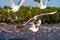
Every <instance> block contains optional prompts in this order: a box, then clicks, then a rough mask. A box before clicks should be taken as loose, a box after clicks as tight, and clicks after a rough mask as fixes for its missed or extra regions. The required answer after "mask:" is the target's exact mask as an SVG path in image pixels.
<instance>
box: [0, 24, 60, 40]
mask: <svg viewBox="0 0 60 40" xmlns="http://www.w3.org/2000/svg"><path fill="white" fill-rule="evenodd" d="M29 26H30V25H26V26H24V27H16V26H15V25H7V24H0V40H60V24H42V25H41V26H40V28H39V31H38V32H36V33H33V32H32V31H31V30H29V29H28V28H29Z"/></svg>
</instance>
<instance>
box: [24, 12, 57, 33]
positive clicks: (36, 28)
mask: <svg viewBox="0 0 60 40" xmlns="http://www.w3.org/2000/svg"><path fill="white" fill-rule="evenodd" d="M56 12H57V11H54V12H50V13H45V14H40V15H36V16H34V17H33V18H31V19H29V20H28V21H27V22H26V23H25V24H23V25H26V24H28V23H30V24H31V27H30V28H29V29H30V30H32V31H33V32H37V31H38V30H39V27H40V25H41V20H39V19H40V16H44V15H49V14H55V13H56ZM35 20H38V21H37V24H36V25H35V24H34V21H35Z"/></svg>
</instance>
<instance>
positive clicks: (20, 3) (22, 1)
mask: <svg viewBox="0 0 60 40" xmlns="http://www.w3.org/2000/svg"><path fill="white" fill-rule="evenodd" d="M24 1H25V0H21V2H19V8H20V7H21V5H22V4H23V3H24Z"/></svg>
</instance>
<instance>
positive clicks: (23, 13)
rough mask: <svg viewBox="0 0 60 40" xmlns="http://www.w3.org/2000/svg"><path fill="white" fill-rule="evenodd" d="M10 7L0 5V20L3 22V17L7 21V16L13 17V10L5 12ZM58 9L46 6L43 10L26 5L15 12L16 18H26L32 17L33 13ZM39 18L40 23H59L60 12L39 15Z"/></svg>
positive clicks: (37, 13)
mask: <svg viewBox="0 0 60 40" xmlns="http://www.w3.org/2000/svg"><path fill="white" fill-rule="evenodd" d="M8 9H11V8H10V7H7V6H4V7H3V8H1V7H0V22H4V21H3V19H4V18H5V19H6V21H7V22H8V23H9V22H10V20H7V18H11V19H13V18H14V16H13V12H9V13H8V12H7V11H6V10H8ZM56 10H59V11H60V8H56V7H47V8H46V9H44V10H41V9H40V8H38V7H31V6H29V7H26V6H22V7H21V8H20V10H19V11H18V12H17V16H18V19H20V18H24V19H25V20H28V19H30V18H32V17H33V16H35V15H39V14H43V13H49V12H53V11H56ZM40 19H41V20H42V23H59V22H60V12H57V13H56V14H54V15H48V16H41V17H40ZM6 21H5V22H6ZM18 22H21V23H22V22H23V20H17V23H18Z"/></svg>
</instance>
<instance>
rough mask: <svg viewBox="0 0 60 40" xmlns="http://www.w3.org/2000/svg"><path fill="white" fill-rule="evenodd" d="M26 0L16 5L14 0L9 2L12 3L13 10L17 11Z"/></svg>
mask: <svg viewBox="0 0 60 40" xmlns="http://www.w3.org/2000/svg"><path fill="white" fill-rule="evenodd" d="M23 2H24V0H21V3H20V4H19V5H15V4H14V2H13V0H9V3H10V5H11V8H12V11H13V12H17V11H18V10H19V8H20V7H21V5H22V4H23Z"/></svg>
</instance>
